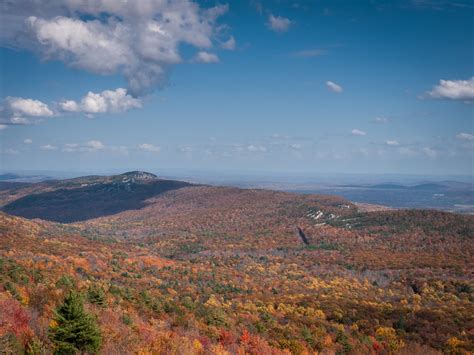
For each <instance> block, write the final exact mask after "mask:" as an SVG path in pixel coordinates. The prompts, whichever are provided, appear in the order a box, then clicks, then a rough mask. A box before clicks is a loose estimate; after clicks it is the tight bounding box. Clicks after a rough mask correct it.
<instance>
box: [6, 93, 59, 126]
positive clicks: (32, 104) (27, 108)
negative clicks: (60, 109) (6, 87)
mask: <svg viewBox="0 0 474 355" xmlns="http://www.w3.org/2000/svg"><path fill="white" fill-rule="evenodd" d="M53 115H54V113H53V111H52V110H51V109H50V108H49V107H48V105H47V104H45V103H44V102H41V101H39V100H33V99H25V98H22V97H11V96H8V97H6V98H5V100H4V103H3V105H2V107H0V123H1V124H4V125H25V124H30V123H31V120H30V119H29V118H35V119H38V118H41V117H51V116H53Z"/></svg>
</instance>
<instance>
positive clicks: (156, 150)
mask: <svg viewBox="0 0 474 355" xmlns="http://www.w3.org/2000/svg"><path fill="white" fill-rule="evenodd" d="M138 149H139V150H141V151H143V152H152V153H159V152H160V150H161V148H160V147H157V146H155V145H153V144H149V143H143V144H140V145H139V146H138Z"/></svg>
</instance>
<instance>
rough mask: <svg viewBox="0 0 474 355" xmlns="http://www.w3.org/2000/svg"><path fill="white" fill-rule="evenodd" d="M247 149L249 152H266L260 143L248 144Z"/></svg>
mask: <svg viewBox="0 0 474 355" xmlns="http://www.w3.org/2000/svg"><path fill="white" fill-rule="evenodd" d="M247 150H248V151H249V152H266V151H267V148H265V147H264V146H261V145H253V144H251V145H249V146H247Z"/></svg>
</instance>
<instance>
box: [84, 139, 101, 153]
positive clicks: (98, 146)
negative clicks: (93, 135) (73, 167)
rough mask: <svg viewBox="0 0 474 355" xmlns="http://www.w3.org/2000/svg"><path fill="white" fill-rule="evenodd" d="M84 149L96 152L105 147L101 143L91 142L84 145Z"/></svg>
mask: <svg viewBox="0 0 474 355" xmlns="http://www.w3.org/2000/svg"><path fill="white" fill-rule="evenodd" d="M86 147H87V148H89V150H91V151H96V150H101V149H104V148H105V145H104V143H102V142H101V141H95V140H92V141H89V142H87V143H86Z"/></svg>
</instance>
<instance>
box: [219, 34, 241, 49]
mask: <svg viewBox="0 0 474 355" xmlns="http://www.w3.org/2000/svg"><path fill="white" fill-rule="evenodd" d="M236 45H237V44H236V42H235V38H234V36H230V38H229V39H228V40H227V41H225V42H223V43H222V44H221V47H222V49H227V50H228V51H233V50H234V49H235V47H236Z"/></svg>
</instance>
